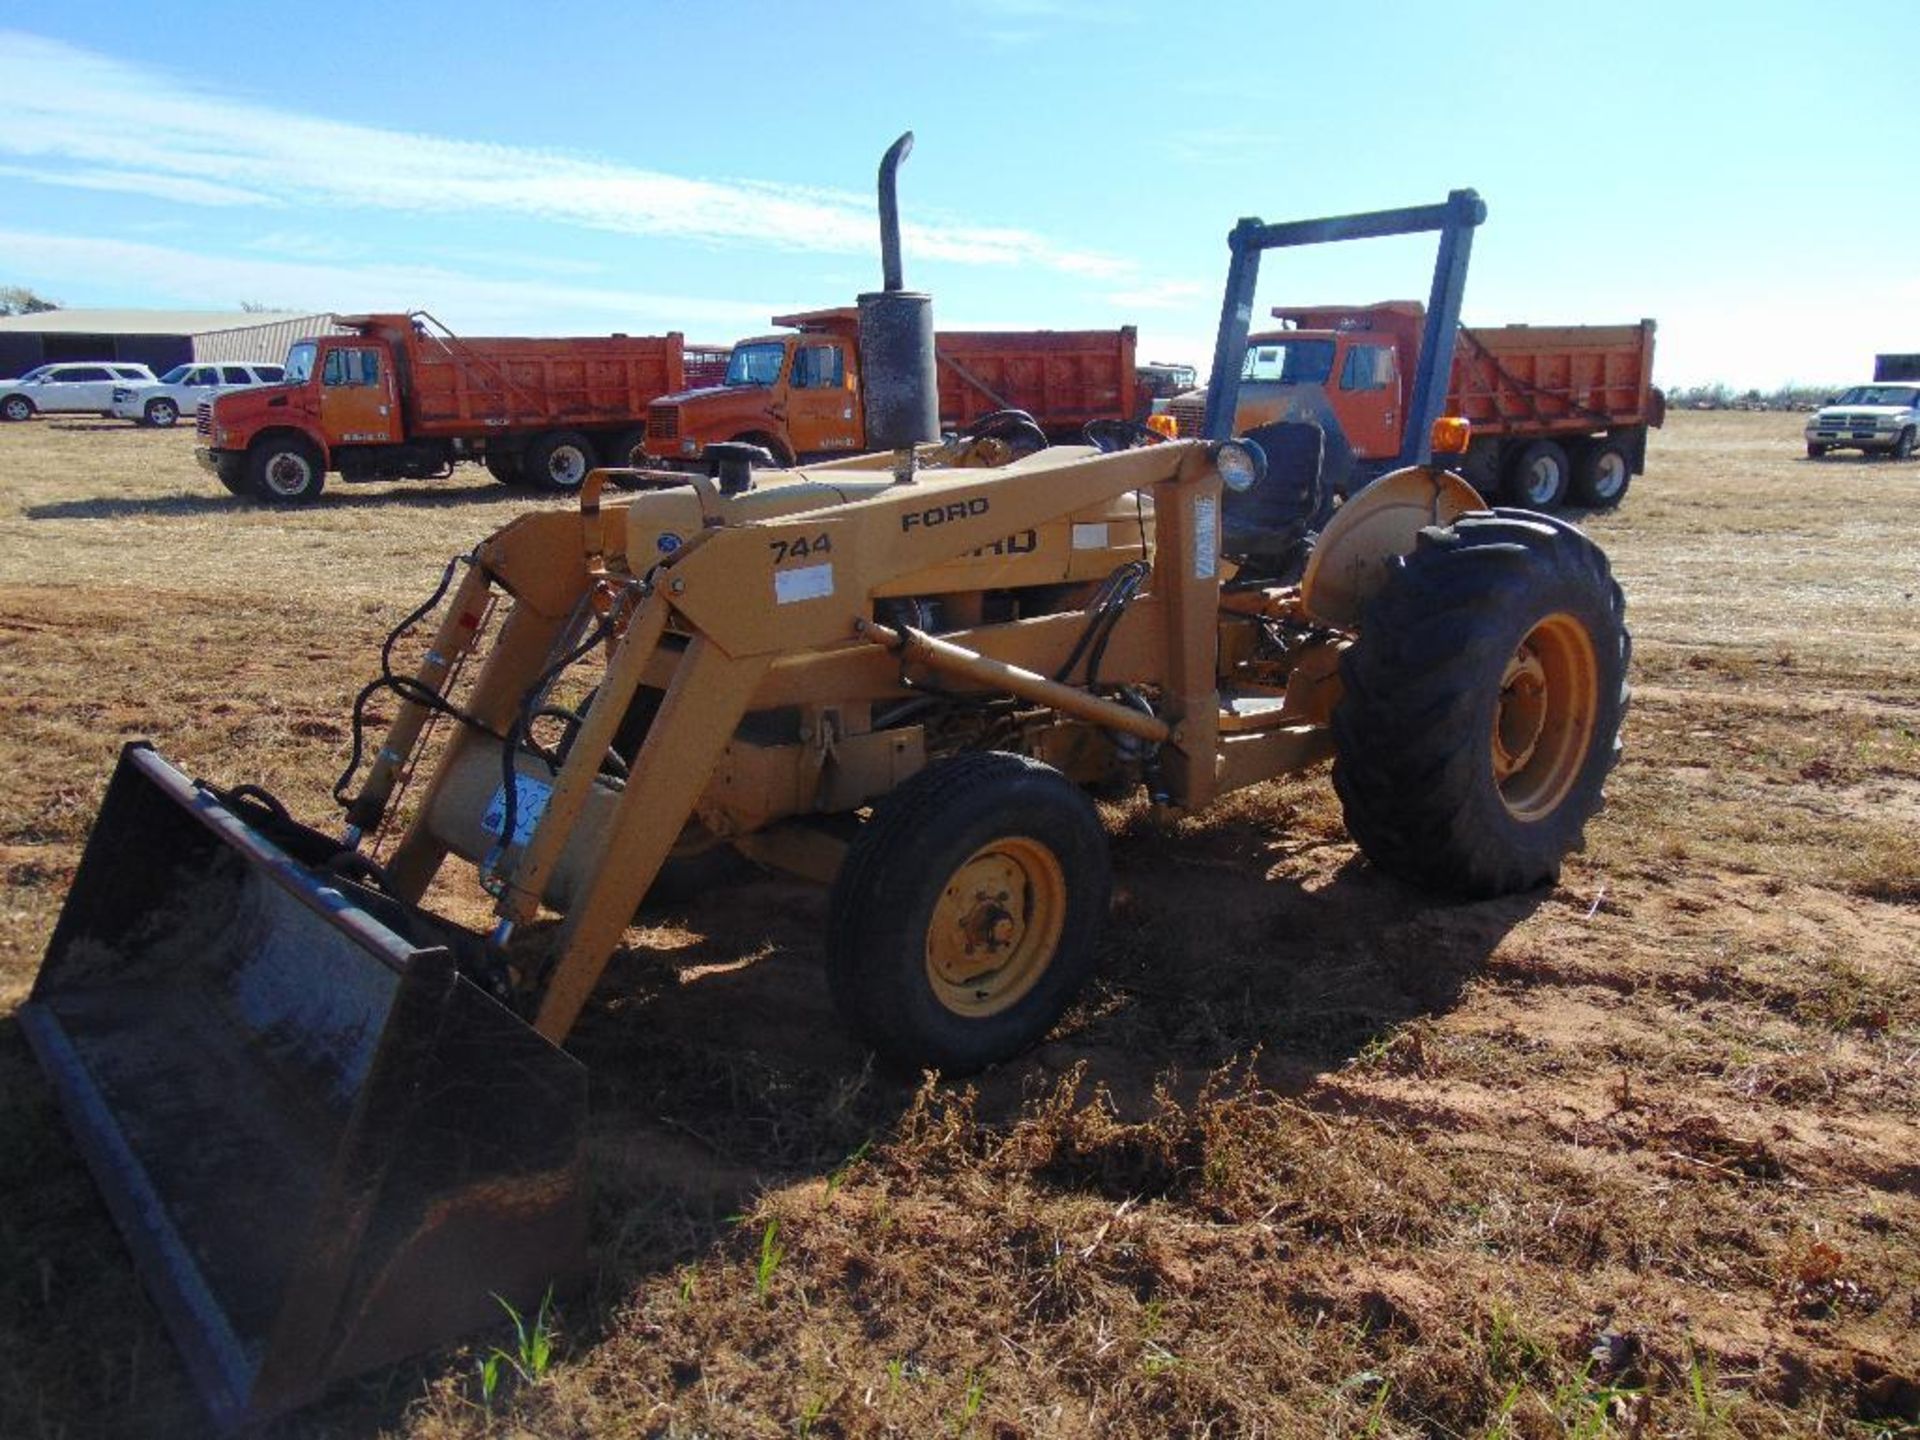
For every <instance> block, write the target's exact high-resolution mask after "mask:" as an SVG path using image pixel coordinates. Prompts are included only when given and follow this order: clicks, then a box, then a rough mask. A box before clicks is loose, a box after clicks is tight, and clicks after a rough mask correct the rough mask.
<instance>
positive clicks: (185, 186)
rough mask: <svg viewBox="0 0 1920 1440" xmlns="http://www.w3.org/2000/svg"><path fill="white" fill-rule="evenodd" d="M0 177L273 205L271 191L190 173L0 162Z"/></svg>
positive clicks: (192, 201) (191, 200)
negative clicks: (54, 167) (57, 167)
mask: <svg viewBox="0 0 1920 1440" xmlns="http://www.w3.org/2000/svg"><path fill="white" fill-rule="evenodd" d="M0 179H7V180H30V181H32V182H33V183H34V184H36V185H64V186H67V187H68V188H70V189H75V190H112V191H117V192H119V193H121V194H126V195H151V196H153V197H155V198H156V199H160V200H178V201H181V202H182V203H184V204H188V205H277V204H279V203H280V202H279V201H277V200H275V199H274V198H273V197H272V196H271V195H262V194H260V193H259V192H258V191H254V190H242V189H239V188H237V187H235V186H232V185H215V184H212V183H211V182H209V181H206V180H198V179H195V178H194V177H193V176H190V175H155V174H141V173H139V172H136V171H130V170H49V169H47V168H45V167H44V166H32V165H0Z"/></svg>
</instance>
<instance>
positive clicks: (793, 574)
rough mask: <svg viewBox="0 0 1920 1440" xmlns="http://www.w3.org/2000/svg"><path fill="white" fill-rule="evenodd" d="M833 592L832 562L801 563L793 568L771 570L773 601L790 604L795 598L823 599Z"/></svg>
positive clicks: (779, 603)
mask: <svg viewBox="0 0 1920 1440" xmlns="http://www.w3.org/2000/svg"><path fill="white" fill-rule="evenodd" d="M831 594H833V562H832V561H831V560H829V561H828V562H827V563H826V564H824V565H802V566H799V567H798V568H797V569H793V570H776V571H774V572H773V603H774V604H776V605H791V604H793V603H794V602H795V601H797V600H824V599H826V598H827V596H829V595H831Z"/></svg>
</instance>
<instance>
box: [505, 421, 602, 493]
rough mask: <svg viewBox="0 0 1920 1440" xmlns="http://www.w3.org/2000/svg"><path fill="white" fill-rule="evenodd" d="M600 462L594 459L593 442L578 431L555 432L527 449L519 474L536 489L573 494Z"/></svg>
mask: <svg viewBox="0 0 1920 1440" xmlns="http://www.w3.org/2000/svg"><path fill="white" fill-rule="evenodd" d="M599 463H600V462H599V461H598V460H597V459H595V458H594V454H593V441H591V440H589V439H588V438H587V437H586V436H584V435H582V434H581V433H580V432H579V431H577V430H555V431H552V432H550V433H548V434H546V435H542V436H541V437H540V438H539V439H538V440H535V441H534V442H533V443H532V444H531V445H529V446H528V447H527V453H526V454H525V455H524V456H522V457H521V460H520V473H521V474H522V475H524V476H525V477H526V479H527V483H529V484H530V485H532V486H533V488H534V489H536V490H549V491H552V492H553V493H554V494H556V495H570V494H572V493H573V492H574V491H575V490H578V489H579V488H580V486H581V484H582V483H583V482H584V481H585V480H586V478H587V472H588V471H589V470H591V469H593V467H594V466H595V465H597V464H599Z"/></svg>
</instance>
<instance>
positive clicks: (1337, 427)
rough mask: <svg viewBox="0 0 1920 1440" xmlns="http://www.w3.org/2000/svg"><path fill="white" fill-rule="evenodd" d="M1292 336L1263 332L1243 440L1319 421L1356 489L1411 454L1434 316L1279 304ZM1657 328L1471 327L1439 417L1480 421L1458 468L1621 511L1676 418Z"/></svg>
mask: <svg viewBox="0 0 1920 1440" xmlns="http://www.w3.org/2000/svg"><path fill="white" fill-rule="evenodd" d="M1273 314H1274V317H1275V318H1276V319H1278V320H1280V321H1282V322H1284V328H1282V329H1279V330H1270V331H1265V332H1262V333H1260V334H1256V335H1252V336H1249V337H1248V340H1247V358H1246V363H1245V366H1244V367H1243V369H1242V372H1241V375H1242V379H1241V383H1240V395H1239V402H1238V405H1237V407H1236V410H1235V415H1234V425H1233V433H1234V434H1236V435H1244V434H1246V433H1248V432H1249V431H1252V430H1255V429H1257V428H1258V427H1259V426H1261V425H1265V424H1269V423H1271V422H1274V421H1277V420H1282V419H1305V420H1312V421H1313V422H1314V423H1316V424H1318V425H1319V426H1320V427H1321V429H1322V431H1323V432H1324V433H1325V436H1326V446H1327V450H1328V454H1329V457H1330V460H1331V461H1332V463H1333V467H1334V468H1336V469H1337V468H1338V467H1340V466H1343V465H1344V466H1347V467H1350V469H1351V472H1352V475H1353V483H1351V484H1350V485H1349V486H1347V487H1345V488H1349V489H1357V488H1358V486H1359V484H1363V483H1365V481H1366V480H1368V479H1371V478H1373V473H1370V472H1375V473H1377V471H1378V470H1379V469H1382V468H1386V467H1389V466H1391V465H1392V464H1394V463H1395V460H1396V457H1397V456H1398V455H1399V454H1400V449H1401V440H1402V434H1401V429H1402V425H1403V423H1404V419H1405V415H1406V408H1407V401H1408V398H1409V397H1408V396H1407V395H1406V394H1405V393H1404V391H1405V389H1406V387H1407V385H1408V383H1409V380H1408V377H1410V376H1411V375H1412V374H1413V373H1414V365H1415V362H1416V361H1417V359H1418V357H1419V348H1420V335H1421V327H1422V325H1423V323H1424V321H1425V318H1426V307H1425V306H1423V305H1420V304H1419V303H1417V302H1415V301H1410V300H1394V301H1388V302H1385V303H1383V304H1378V305H1363V306H1356V307H1342V306H1303V307H1297V308H1295V307H1284V306H1283V307H1280V308H1278V309H1276V310H1274V312H1273ZM1653 334H1654V322H1653V321H1651V320H1642V321H1640V322H1639V323H1638V324H1634V325H1553V326H1543V325H1504V326H1500V327H1498V328H1496V329H1470V328H1468V327H1467V326H1465V325H1462V326H1461V327H1460V330H1459V335H1458V338H1457V343H1456V344H1455V346H1454V352H1453V368H1452V372H1451V378H1450V379H1449V381H1448V385H1447V399H1446V405H1445V408H1444V409H1443V410H1442V412H1441V413H1442V414H1446V415H1464V416H1465V417H1466V418H1467V419H1469V420H1470V421H1472V422H1473V445H1472V448H1471V449H1470V450H1469V452H1468V454H1467V456H1466V459H1465V463H1464V464H1463V465H1462V466H1461V467H1460V468H1461V470H1462V471H1463V473H1464V474H1465V475H1466V477H1467V479H1469V480H1470V481H1472V482H1473V484H1474V486H1475V487H1476V488H1477V489H1479V490H1480V492H1481V493H1482V494H1483V495H1501V496H1504V497H1505V498H1508V499H1511V500H1513V501H1514V502H1515V503H1517V504H1521V505H1524V506H1526V507H1527V508H1529V509H1533V510H1550V509H1552V508H1554V507H1555V506H1557V505H1559V504H1560V503H1561V502H1562V501H1563V500H1568V499H1571V500H1572V501H1574V502H1575V503H1577V504H1581V505H1593V506H1605V505H1616V504H1618V503H1619V502H1620V499H1621V497H1622V496H1624V495H1625V494H1626V491H1627V485H1628V483H1629V482H1630V481H1631V480H1632V478H1633V476H1635V475H1637V474H1639V473H1640V472H1641V471H1642V470H1643V469H1644V468H1645V465H1646V454H1647V430H1648V428H1649V427H1653V426H1658V425H1659V424H1660V423H1661V422H1662V421H1663V420H1664V419H1665V417H1666V402H1665V399H1664V397H1663V396H1662V395H1661V394H1660V392H1659V391H1658V390H1656V389H1655V388H1654V387H1653V384H1652V374H1653ZM1170 409H1171V410H1172V412H1173V414H1174V416H1175V417H1176V418H1177V419H1178V421H1179V423H1180V433H1181V434H1183V435H1198V434H1201V433H1202V420H1203V417H1204V414H1205V409H1206V395H1205V392H1204V391H1198V392H1195V393H1193V394H1189V395H1183V396H1181V397H1179V398H1178V399H1176V400H1174V401H1173V402H1172V405H1171V406H1170Z"/></svg>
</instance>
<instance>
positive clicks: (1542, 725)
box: [1493, 613, 1600, 820]
mask: <svg viewBox="0 0 1920 1440" xmlns="http://www.w3.org/2000/svg"><path fill="white" fill-rule="evenodd" d="M1599 710H1600V662H1599V658H1598V657H1597V656H1596V655H1595V654H1594V649H1593V640H1592V638H1591V637H1590V636H1589V635H1588V634H1587V629H1586V626H1584V625H1582V624H1581V623H1580V622H1579V621H1578V620H1576V619H1575V618H1574V617H1573V616H1571V615H1568V614H1565V613H1557V614H1553V615H1549V616H1547V617H1546V619H1544V620H1542V621H1541V622H1540V623H1539V624H1538V625H1535V626H1534V627H1533V629H1531V630H1529V631H1528V632H1527V634H1526V636H1525V638H1524V639H1522V640H1521V642H1520V644H1519V646H1518V648H1517V649H1515V650H1514V652H1513V657H1512V658H1511V659H1510V660H1508V661H1507V668H1506V671H1505V673H1504V674H1503V675H1502V676H1501V677H1500V705H1499V708H1498V709H1497V710H1496V711H1495V713H1494V720H1493V778H1494V781H1495V782H1496V783H1497V784H1498V785H1499V787H1500V798H1501V800H1502V801H1503V802H1505V804H1506V807H1507V812H1508V813H1509V814H1511V815H1512V816H1513V817H1514V818H1515V819H1516V820H1539V819H1543V818H1544V817H1546V816H1548V815H1551V814H1552V813H1553V812H1554V810H1555V809H1556V808H1558V806H1559V804H1560V802H1561V801H1563V800H1565V799H1566V798H1567V792H1568V791H1570V790H1571V789H1572V788H1573V784H1574V781H1575V780H1577V779H1578V778H1579V776H1580V770H1581V767H1582V766H1583V765H1585V763H1586V759H1587V752H1588V750H1589V748H1590V747H1591V746H1592V743H1593V727H1594V721H1595V718H1596V717H1597V715H1598V714H1599Z"/></svg>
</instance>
